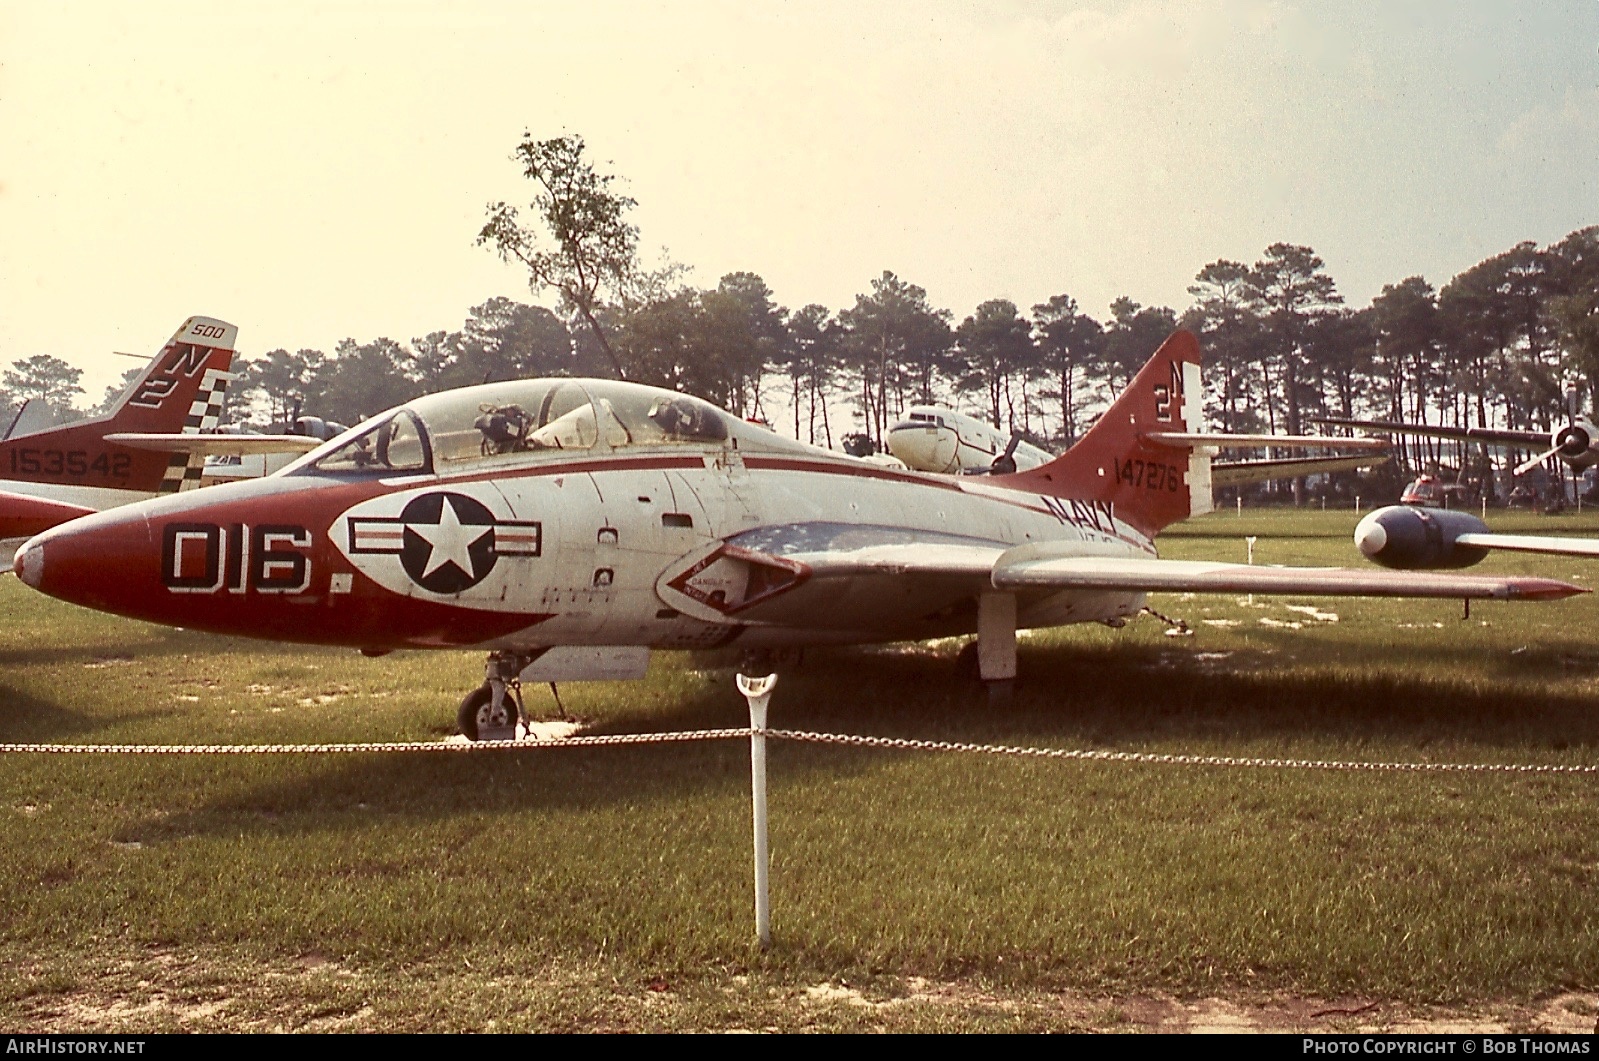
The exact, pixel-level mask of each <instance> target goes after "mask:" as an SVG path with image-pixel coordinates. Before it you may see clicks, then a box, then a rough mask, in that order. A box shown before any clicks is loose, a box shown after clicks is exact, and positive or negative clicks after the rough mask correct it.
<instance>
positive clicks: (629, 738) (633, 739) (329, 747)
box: [0, 727, 750, 755]
mask: <svg viewBox="0 0 1599 1061" xmlns="http://www.w3.org/2000/svg"><path fill="white" fill-rule="evenodd" d="M749 735H750V731H749V729H748V727H745V728H741V729H687V730H679V731H676V732H672V733H618V734H611V735H602V736H593V737H552V738H549V739H539V738H536V737H533V738H524V739H519V740H481V741H420V740H419V741H388V742H374V743H367V744H0V752H38V753H42V754H48V755H342V754H355V753H358V752H489V751H527V750H528V749H530V748H600V747H609V746H612V745H618V744H675V743H681V742H683V741H697V740H728V739H731V738H734V737H748V736H749Z"/></svg>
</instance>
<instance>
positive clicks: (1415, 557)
mask: <svg viewBox="0 0 1599 1061" xmlns="http://www.w3.org/2000/svg"><path fill="white" fill-rule="evenodd" d="M1486 533H1488V525H1487V524H1485V523H1484V522H1483V521H1482V520H1480V519H1478V518H1477V517H1476V516H1473V515H1472V514H1471V513H1469V512H1451V511H1449V510H1447V509H1441V508H1414V507H1412V506H1410V505H1391V506H1389V507H1388V508H1380V509H1378V510H1377V511H1375V512H1372V513H1370V514H1368V515H1367V516H1366V517H1365V518H1364V519H1362V520H1361V521H1360V522H1359V523H1358V524H1356V525H1355V545H1356V546H1357V547H1359V549H1360V551H1361V552H1362V553H1364V554H1365V555H1366V558H1367V559H1368V560H1373V561H1375V562H1377V563H1379V564H1381V565H1382V566H1384V567H1392V568H1396V569H1398V570H1401V571H1436V570H1442V569H1448V568H1457V567H1470V566H1471V565H1472V564H1475V563H1477V562H1478V561H1480V560H1481V559H1482V558H1483V557H1485V556H1487V555H1488V550H1487V549H1483V548H1480V547H1477V546H1472V545H1461V544H1459V542H1458V541H1457V540H1456V539H1458V538H1459V537H1460V536H1461V535H1462V534H1486Z"/></svg>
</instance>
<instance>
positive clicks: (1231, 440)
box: [1144, 431, 1388, 449]
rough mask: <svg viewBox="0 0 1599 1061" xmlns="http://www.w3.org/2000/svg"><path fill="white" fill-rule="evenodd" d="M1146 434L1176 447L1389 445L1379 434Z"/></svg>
mask: <svg viewBox="0 0 1599 1061" xmlns="http://www.w3.org/2000/svg"><path fill="white" fill-rule="evenodd" d="M1144 438H1146V439H1148V440H1149V441H1150V442H1154V443H1156V444H1157V445H1161V446H1171V447H1172V448H1173V449H1190V448H1193V447H1199V448H1202V449H1259V448H1260V447H1262V446H1282V447H1284V448H1292V449H1387V448H1388V443H1386V442H1384V441H1383V440H1382V439H1380V438H1338V437H1335V436H1333V435H1223V434H1213V433H1210V432H1203V433H1197V432H1183V431H1146V432H1145V433H1144Z"/></svg>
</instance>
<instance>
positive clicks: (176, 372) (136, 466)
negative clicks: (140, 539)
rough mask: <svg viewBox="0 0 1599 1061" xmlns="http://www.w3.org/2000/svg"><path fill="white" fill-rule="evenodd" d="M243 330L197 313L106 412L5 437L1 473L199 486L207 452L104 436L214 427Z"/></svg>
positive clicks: (135, 485) (121, 486)
mask: <svg viewBox="0 0 1599 1061" xmlns="http://www.w3.org/2000/svg"><path fill="white" fill-rule="evenodd" d="M238 333H239V330H238V329H237V328H236V327H234V326H233V325H231V324H227V323H225V322H223V321H219V320H214V319H212V318H210V317H190V318H189V319H188V320H186V321H184V322H183V325H182V326H181V327H180V328H179V329H178V330H177V331H176V332H175V333H173V336H172V338H171V339H169V340H168V341H167V344H166V346H165V347H163V348H162V350H161V352H160V353H159V354H157V355H156V356H155V357H154V358H153V359H151V361H150V364H149V367H147V368H146V369H145V370H144V372H143V373H142V374H141V375H140V376H139V378H138V379H137V380H135V381H134V382H133V384H132V385H131V386H129V387H128V389H127V390H126V391H124V392H123V394H122V397H121V398H120V399H119V400H118V402H117V405H116V407H115V408H113V409H112V410H111V411H110V412H109V413H107V414H106V415H104V416H99V417H95V418H94V419H92V420H80V421H79V422H77V423H75V424H66V425H64V426H62V427H58V428H53V429H51V430H48V431H40V432H37V433H35V434H31V435H24V436H22V437H20V438H10V439H7V440H5V441H4V442H0V478H5V479H14V480H18V481H22V482H34V483H62V484H68V485H72V486H87V487H109V488H112V489H117V490H136V491H140V492H143V493H153V492H156V491H172V490H177V489H179V488H180V487H182V486H183V485H185V484H186V483H187V482H188V481H189V480H190V479H192V480H193V482H194V484H195V485H198V484H199V481H200V472H201V470H202V469H203V467H204V463H205V458H204V457H203V456H198V455H196V456H193V457H190V456H186V455H184V454H166V453H152V452H149V451H148V450H137V449H129V448H128V447H126V446H119V445H117V444H115V443H110V442H106V441H105V436H106V435H108V434H111V433H113V432H121V431H128V432H135V431H136V432H151V433H166V432H170V433H176V432H181V431H206V430H209V429H211V428H214V427H215V426H216V424H217V418H218V415H219V414H220V413H221V410H222V393H223V389H224V388H225V387H226V386H227V381H228V379H229V378H231V377H230V373H229V371H228V369H229V367H230V366H231V365H232V363H233V344H234V340H235V338H237V336H238ZM191 464H192V465H193V467H190V465H191Z"/></svg>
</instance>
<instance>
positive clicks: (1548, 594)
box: [1515, 578, 1593, 601]
mask: <svg viewBox="0 0 1599 1061" xmlns="http://www.w3.org/2000/svg"><path fill="white" fill-rule="evenodd" d="M1517 591H1518V592H1517V593H1516V594H1515V599H1517V600H1532V601H1547V600H1565V599H1566V598H1567V597H1576V596H1578V595H1580V594H1583V593H1592V592H1593V590H1591V589H1588V588H1586V587H1584V586H1573V585H1572V584H1571V583H1569V582H1561V581H1558V580H1557V579H1552V578H1535V579H1525V580H1522V581H1521V582H1519V583H1517Z"/></svg>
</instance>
